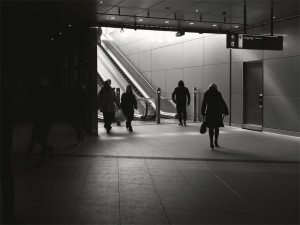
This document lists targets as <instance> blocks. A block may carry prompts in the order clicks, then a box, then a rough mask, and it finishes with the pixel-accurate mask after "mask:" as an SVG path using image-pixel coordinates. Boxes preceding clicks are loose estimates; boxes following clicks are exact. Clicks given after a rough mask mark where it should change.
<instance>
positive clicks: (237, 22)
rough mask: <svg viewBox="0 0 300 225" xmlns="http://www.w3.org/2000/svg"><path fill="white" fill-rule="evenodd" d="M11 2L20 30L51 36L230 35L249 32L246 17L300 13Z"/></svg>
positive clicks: (220, 1)
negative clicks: (130, 32)
mask: <svg viewBox="0 0 300 225" xmlns="http://www.w3.org/2000/svg"><path fill="white" fill-rule="evenodd" d="M2 2H3V1H2ZM5 3H7V5H8V6H9V7H7V10H9V15H10V16H11V17H12V18H14V19H15V20H16V24H17V26H33V27H34V26H43V27H45V29H46V30H47V31H49V32H50V33H51V32H52V33H53V32H60V31H63V30H64V29H70V28H71V27H75V26H78V25H85V26H101V27H119V28H122V27H123V28H133V29H149V30H172V31H176V30H184V31H188V32H199V33H204V32H206V33H226V32H229V31H234V30H241V31H243V29H244V18H245V15H246V25H247V27H249V26H255V25H257V24H261V23H268V22H270V21H271V11H272V10H271V9H272V7H273V16H274V21H275V22H276V21H277V20H281V19H284V18H288V17H294V16H299V14H300V1H299V0H102V1H101V0H65V1H60V0H52V1H45V0H40V1H37V0H36V1H26V0H23V1H6V2H5ZM245 9H246V11H245ZM245 12H246V14H245ZM39 29H41V28H39ZM241 33H242V32H241Z"/></svg>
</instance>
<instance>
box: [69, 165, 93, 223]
mask: <svg viewBox="0 0 300 225" xmlns="http://www.w3.org/2000/svg"><path fill="white" fill-rule="evenodd" d="M91 164H92V160H90V163H89V167H88V169H87V172H86V175H85V176H84V180H83V183H82V187H81V190H80V194H79V197H78V199H77V201H76V206H75V207H74V211H73V215H72V217H71V223H70V224H73V222H74V218H75V216H76V211H77V209H78V207H79V204H80V197H81V195H82V193H83V189H84V186H85V181H86V179H87V176H88V174H89V171H90V168H91Z"/></svg>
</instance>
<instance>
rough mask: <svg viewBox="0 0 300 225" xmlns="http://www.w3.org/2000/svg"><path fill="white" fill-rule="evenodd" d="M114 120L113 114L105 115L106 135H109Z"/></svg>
mask: <svg viewBox="0 0 300 225" xmlns="http://www.w3.org/2000/svg"><path fill="white" fill-rule="evenodd" d="M114 119H115V113H114V112H113V113H107V124H106V130H107V133H110V130H111V124H112V123H113V121H114Z"/></svg>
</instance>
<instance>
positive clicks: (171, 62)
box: [161, 43, 183, 69]
mask: <svg viewBox="0 0 300 225" xmlns="http://www.w3.org/2000/svg"><path fill="white" fill-rule="evenodd" d="M164 50H165V57H166V58H164V59H161V60H162V61H164V69H177V68H182V51H183V45H182V43H179V44H175V45H169V46H167V47H164Z"/></svg>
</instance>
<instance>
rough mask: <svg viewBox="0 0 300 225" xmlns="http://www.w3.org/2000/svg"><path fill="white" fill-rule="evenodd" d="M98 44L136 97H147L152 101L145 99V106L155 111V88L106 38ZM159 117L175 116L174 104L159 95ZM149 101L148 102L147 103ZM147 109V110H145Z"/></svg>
mask: <svg viewBox="0 0 300 225" xmlns="http://www.w3.org/2000/svg"><path fill="white" fill-rule="evenodd" d="M102 44H103V45H101V46H99V47H100V48H101V50H102V52H103V53H104V54H105V55H106V57H107V58H108V59H109V61H110V62H111V64H112V65H113V66H114V67H115V68H116V70H117V71H118V73H119V74H120V75H121V76H122V77H123V78H124V80H125V81H126V82H127V84H130V85H131V86H132V88H133V90H134V92H135V93H136V95H137V96H138V98H141V99H142V98H148V99H152V101H148V102H147V101H146V106H148V107H149V109H150V111H151V112H154V113H155V111H156V103H155V100H154V99H156V89H155V88H154V87H153V86H152V85H151V84H150V83H149V82H148V81H147V80H146V79H145V78H144V77H143V75H141V74H140V73H139V72H138V71H137V70H136V69H135V68H134V67H133V65H132V64H131V63H130V62H129V61H128V60H127V59H126V58H125V57H124V56H123V55H122V53H120V52H119V50H118V49H117V48H116V47H115V46H114V45H113V44H112V43H110V42H109V41H108V40H103V41H102ZM108 51H109V52H108ZM160 102H161V112H160V115H161V117H164V118H175V115H176V108H175V107H176V106H175V104H174V103H173V102H172V101H171V100H170V99H167V98H164V97H162V96H161V98H160ZM147 103H149V104H147ZM144 105H145V104H144ZM146 111H147V110H146Z"/></svg>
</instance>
